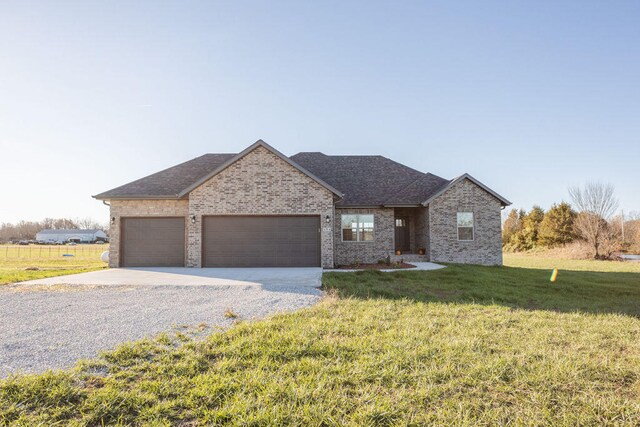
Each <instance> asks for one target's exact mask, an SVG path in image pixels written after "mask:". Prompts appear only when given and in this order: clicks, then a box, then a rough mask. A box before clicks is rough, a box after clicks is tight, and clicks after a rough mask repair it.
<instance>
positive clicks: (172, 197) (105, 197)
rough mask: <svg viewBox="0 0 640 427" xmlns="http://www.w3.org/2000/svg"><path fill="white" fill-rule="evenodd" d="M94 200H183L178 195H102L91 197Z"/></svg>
mask: <svg viewBox="0 0 640 427" xmlns="http://www.w3.org/2000/svg"><path fill="white" fill-rule="evenodd" d="M91 197H93V198H94V199H96V200H179V199H184V197H181V196H180V195H178V194H174V195H170V196H167V195H162V196H160V195H138V196H109V195H103V194H98V195H95V196H91Z"/></svg>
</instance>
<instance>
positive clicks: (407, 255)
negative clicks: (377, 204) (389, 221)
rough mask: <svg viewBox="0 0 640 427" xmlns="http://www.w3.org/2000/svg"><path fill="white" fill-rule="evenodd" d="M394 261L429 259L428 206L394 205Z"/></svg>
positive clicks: (392, 256) (392, 255)
mask: <svg viewBox="0 0 640 427" xmlns="http://www.w3.org/2000/svg"><path fill="white" fill-rule="evenodd" d="M393 217H394V220H393V223H394V249H393V251H392V253H390V254H389V256H390V258H391V259H392V260H393V261H399V260H400V259H402V260H404V261H428V260H429V256H428V255H429V209H428V208H427V207H422V206H421V207H394V208H393Z"/></svg>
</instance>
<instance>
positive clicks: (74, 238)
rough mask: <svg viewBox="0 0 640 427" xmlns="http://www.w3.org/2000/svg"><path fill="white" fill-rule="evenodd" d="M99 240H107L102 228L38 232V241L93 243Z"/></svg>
mask: <svg viewBox="0 0 640 427" xmlns="http://www.w3.org/2000/svg"><path fill="white" fill-rule="evenodd" d="M97 240H102V241H103V242H104V241H106V240H107V235H106V234H105V233H104V231H102V230H80V229H67V230H65V229H60V230H42V231H40V232H39V233H36V241H37V242H43V243H49V242H56V243H66V242H76V243H93V242H95V241H97Z"/></svg>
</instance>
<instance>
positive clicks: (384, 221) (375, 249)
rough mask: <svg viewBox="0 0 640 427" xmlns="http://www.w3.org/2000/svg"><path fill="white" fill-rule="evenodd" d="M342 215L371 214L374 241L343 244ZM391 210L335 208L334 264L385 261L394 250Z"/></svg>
mask: <svg viewBox="0 0 640 427" xmlns="http://www.w3.org/2000/svg"><path fill="white" fill-rule="evenodd" d="M342 214H373V227H374V231H373V233H374V240H373V241H371V242H343V241H342V229H341V215H342ZM394 238H395V236H394V214H393V208H383V209H340V208H336V219H335V221H334V236H333V239H334V241H335V263H336V265H347V264H353V263H355V262H364V263H374V262H377V261H378V260H381V259H385V258H386V257H387V256H388V255H389V254H390V253H392V252H393V250H394V246H393V245H394Z"/></svg>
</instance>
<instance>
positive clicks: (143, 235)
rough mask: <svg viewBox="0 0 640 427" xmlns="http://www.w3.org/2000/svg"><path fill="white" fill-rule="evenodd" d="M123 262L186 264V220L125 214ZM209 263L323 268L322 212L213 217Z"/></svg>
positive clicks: (207, 241) (205, 244) (205, 255)
mask: <svg viewBox="0 0 640 427" xmlns="http://www.w3.org/2000/svg"><path fill="white" fill-rule="evenodd" d="M121 241H122V247H121V250H122V258H121V259H122V265H123V266H125V267H142V266H145V267H151V266H166V267H169V266H184V264H185V246H186V243H185V241H186V239H185V218H124V219H123V220H122V237H121ZM202 266H203V267H318V266H320V217H319V216H208V217H203V222H202Z"/></svg>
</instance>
